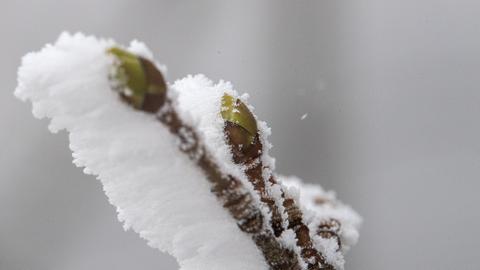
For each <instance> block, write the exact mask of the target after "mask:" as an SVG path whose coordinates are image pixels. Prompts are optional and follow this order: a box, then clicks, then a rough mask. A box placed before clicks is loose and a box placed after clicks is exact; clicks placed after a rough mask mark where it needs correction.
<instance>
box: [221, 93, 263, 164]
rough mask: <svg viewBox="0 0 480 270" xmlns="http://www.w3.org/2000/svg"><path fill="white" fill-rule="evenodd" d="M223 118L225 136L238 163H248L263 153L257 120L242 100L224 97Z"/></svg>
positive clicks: (229, 96)
mask: <svg viewBox="0 0 480 270" xmlns="http://www.w3.org/2000/svg"><path fill="white" fill-rule="evenodd" d="M221 115H222V118H223V119H224V120H225V134H226V136H227V140H228V143H229V144H230V145H231V146H232V153H233V159H234V161H235V162H236V163H246V162H248V161H249V160H253V159H255V158H256V157H258V156H259V154H260V153H261V149H262V145H261V143H260V141H259V139H258V128H257V120H256V119H255V117H254V116H253V114H252V112H251V111H250V110H249V109H248V107H247V105H245V103H243V102H242V101H241V100H240V99H238V98H234V97H232V96H231V95H228V94H224V95H223V97H222V108H221Z"/></svg>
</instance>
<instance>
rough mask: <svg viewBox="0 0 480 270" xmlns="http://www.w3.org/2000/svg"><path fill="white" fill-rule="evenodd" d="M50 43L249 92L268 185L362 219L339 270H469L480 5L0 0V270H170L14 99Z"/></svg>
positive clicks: (479, 199)
mask: <svg viewBox="0 0 480 270" xmlns="http://www.w3.org/2000/svg"><path fill="white" fill-rule="evenodd" d="M62 30H69V31H72V32H75V31H83V32H85V33H88V34H95V35H98V36H104V37H113V38H115V39H116V40H117V41H119V42H123V43H126V42H128V41H129V40H131V39H133V38H138V39H140V40H143V41H145V42H146V43H147V44H148V45H149V46H150V48H151V49H152V50H153V51H154V53H155V54H156V56H157V58H158V59H159V60H160V61H161V62H162V63H165V64H167V65H168V68H169V74H168V77H169V80H170V81H172V80H174V79H176V78H180V77H183V76H185V75H187V74H189V73H199V72H201V73H204V74H206V75H207V76H209V77H210V78H212V79H214V80H218V79H221V78H224V79H227V80H231V81H232V82H233V83H234V84H235V86H236V88H237V89H238V90H240V91H245V92H249V93H250V94H251V97H252V98H251V102H252V103H253V104H254V105H255V106H256V111H257V114H258V115H259V116H260V117H261V118H262V119H265V120H267V121H268V122H269V123H270V125H271V127H272V129H273V136H272V137H271V141H272V142H273V144H274V146H275V147H274V151H273V154H274V155H275V156H276V157H277V168H278V171H279V172H281V173H283V174H295V175H298V176H300V177H302V178H305V179H308V180H309V181H312V182H318V183H321V184H322V185H323V186H325V187H326V188H329V189H335V190H336V191H337V193H338V195H339V196H340V198H341V199H342V200H343V201H345V202H347V203H349V204H351V205H353V206H354V208H355V209H356V210H358V211H359V212H360V213H361V214H362V216H363V217H364V219H365V223H364V226H363V228H362V230H361V237H360V242H359V244H358V245H357V246H356V247H355V248H354V249H353V250H352V251H351V252H350V253H349V254H348V255H347V269H355V270H356V269H364V270H367V269H368V270H372V269H379V270H381V269H480V262H479V261H478V260H479V259H478V253H479V252H480V245H479V242H480V235H479V232H478V228H480V211H479V205H480V196H479V195H478V194H479V191H478V189H479V188H480V179H479V178H480V123H479V116H480V114H479V113H480V88H479V83H480V74H479V73H480V2H478V1H473V0H472V1H468V0H450V1H444V0H424V1H418V0H403V1H382V0H356V1H341V0H337V1H326V0H318V1H245V0H242V1H235V2H234V1H133V0H132V1H127V0H120V1H113V0H109V1H97V0H95V1H94V0H84V1H75V2H72V1H51V0H48V1H5V0H2V1H1V8H0V34H1V35H0V36H1V40H2V42H1V45H0V56H1V58H0V59H1V61H0V74H1V75H0V77H1V80H0V84H1V91H0V123H1V128H0V140H1V142H2V146H1V147H0V269H1V270H30V269H32V270H47V269H48V270H64V269H72V270H77V269H78V270H81V269H82V270H83V269H102V270H103V269H120V270H123V269H144V270H150V269H152V270H153V269H165V270H170V269H172V270H174V269H177V265H176V263H175V260H174V259H173V258H171V257H170V256H168V255H163V254H160V253H159V252H158V251H156V250H153V249H151V248H149V247H148V246H147V245H146V244H145V242H144V241H143V240H141V239H140V238H139V237H137V236H136V235H135V234H134V233H132V232H126V233H125V232H123V230H122V227H121V225H120V223H118V222H117V221H116V217H115V216H116V215H115V210H114V208H113V207H112V206H110V205H109V204H108V202H107V200H106V197H105V195H104V194H103V192H102V189H101V186H100V183H99V182H98V181H97V180H95V179H94V177H91V176H85V175H83V173H82V172H81V169H79V168H76V167H74V165H72V163H71V154H70V151H69V150H68V141H67V138H66V135H65V133H60V134H58V135H51V134H49V132H48V131H47V128H46V121H38V120H35V119H34V118H33V117H32V115H31V113H30V105H27V104H24V103H21V102H19V101H18V100H16V99H15V98H14V97H13V95H12V93H13V90H14V88H15V86H16V69H17V67H18V65H19V63H20V57H21V56H22V55H23V54H25V53H27V52H29V51H32V50H38V49H39V48H40V47H41V46H43V44H45V43H47V42H53V41H54V40H55V39H56V37H57V35H58V34H59V33H60V31H62ZM305 113H308V117H307V118H306V119H304V120H300V118H301V116H302V115H303V114H305ZM226 269H228V267H226Z"/></svg>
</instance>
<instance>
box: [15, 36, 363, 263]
mask: <svg viewBox="0 0 480 270" xmlns="http://www.w3.org/2000/svg"><path fill="white" fill-rule="evenodd" d="M113 45H116V44H115V42H114V41H113V40H102V39H96V38H94V37H87V36H84V35H82V34H75V35H70V34H68V33H63V34H62V35H60V37H59V38H58V40H57V41H56V43H55V44H53V45H46V46H45V47H44V48H43V49H42V50H41V51H40V52H37V53H30V54H27V55H26V56H25V57H24V58H23V60H22V65H21V67H20V69H19V72H18V87H17V89H16V90H15V95H16V96H17V97H18V98H20V99H22V100H30V101H31V102H32V105H33V114H34V115H35V117H38V118H45V117H46V118H49V119H51V121H50V125H49V129H50V130H51V131H52V132H57V131H59V130H63V129H64V130H66V131H68V132H69V139H70V148H71V150H72V151H73V154H72V155H73V158H74V160H73V162H74V163H75V164H76V165H77V166H79V167H84V172H85V173H89V174H93V175H96V176H97V178H98V179H99V180H100V181H101V182H102V184H103V188H104V191H105V194H106V195H107V197H108V199H109V201H110V203H112V204H113V205H114V206H115V207H116V209H117V212H118V218H119V220H120V221H122V222H123V224H124V228H125V229H130V228H131V229H133V230H134V231H135V232H137V233H139V234H140V236H141V237H143V238H145V239H146V240H147V241H148V243H149V245H150V246H152V247H154V248H158V249H160V250H161V251H164V252H168V253H170V254H172V255H173V256H174V257H175V258H176V259H177V261H178V262H179V264H180V266H181V269H184V270H189V269H213V270H215V269H227V268H226V266H228V269H232V270H236V269H268V267H267V265H266V263H265V261H264V259H263V257H262V255H261V253H260V251H259V250H258V249H257V247H256V246H255V244H254V242H253V241H252V240H251V239H250V237H249V236H248V235H247V234H245V233H243V232H241V231H240V230H239V229H238V227H237V225H236V224H235V221H234V220H233V219H232V218H231V217H230V216H229V214H228V212H227V211H226V210H225V209H223V208H222V206H221V204H220V203H218V201H217V200H216V198H215V196H214V195H213V194H212V193H211V192H210V185H209V182H208V181H207V179H205V176H204V175H203V174H202V172H201V171H200V170H199V169H198V168H197V167H196V166H195V165H194V164H193V162H192V161H190V160H189V159H188V157H187V156H186V155H184V154H182V153H180V151H179V150H178V149H177V148H178V144H177V143H178V142H177V140H176V138H175V137H174V136H172V135H171V134H170V133H169V132H168V131H167V129H166V128H164V127H163V126H162V125H161V124H160V123H159V122H158V121H157V120H156V119H155V116H154V115H151V114H146V113H143V112H140V111H135V110H133V109H131V108H130V107H129V106H126V105H125V104H123V103H122V102H121V101H120V100H119V98H118V94H117V93H115V92H114V91H112V90H111V89H110V82H109V80H108V75H109V74H111V68H112V64H113V59H112V58H110V57H109V56H107V54H106V53H105V50H106V49H107V48H108V47H111V46H113ZM116 46H118V45H116ZM128 49H129V50H130V51H131V52H134V53H136V54H139V55H142V56H143V57H145V58H148V59H150V60H152V61H153V62H154V59H153V54H152V53H151V52H150V50H148V48H147V47H146V46H145V44H143V43H141V42H139V41H132V42H131V44H130V47H129V48H128ZM156 64H157V63H156ZM157 66H158V68H159V69H160V70H162V71H163V72H166V68H165V67H164V66H161V65H159V64H157ZM169 88H170V89H169V91H168V94H169V95H170V98H171V100H172V101H173V102H174V103H173V106H175V109H176V111H177V112H179V114H180V115H181V117H182V119H183V120H184V121H186V122H187V123H188V124H189V125H191V126H193V127H195V129H196V130H197V131H199V134H198V135H199V136H200V137H201V140H202V141H203V142H205V147H206V150H207V151H208V152H209V153H210V154H211V155H212V157H211V158H212V159H214V160H216V161H218V162H217V164H219V165H220V169H221V170H222V171H223V172H225V173H228V174H231V175H233V176H235V177H236V178H238V179H240V181H242V182H243V183H244V186H245V187H247V188H248V189H250V190H251V193H252V195H253V197H254V199H256V200H257V201H258V202H259V196H258V195H256V192H254V191H253V186H252V185H251V184H250V183H249V181H248V178H247V177H246V175H245V173H244V170H245V168H242V166H239V165H237V164H235V163H234V162H233V160H232V157H231V153H230V148H229V146H228V145H227V143H226V141H225V137H224V136H225V135H224V132H223V127H224V122H223V119H222V118H221V115H220V107H221V98H222V96H223V94H224V93H228V94H230V95H232V96H234V97H238V98H240V99H241V100H242V101H243V102H244V103H245V104H247V106H249V108H250V110H251V111H252V112H253V111H254V108H253V107H252V106H250V105H248V102H247V100H248V95H247V94H243V95H239V94H238V93H237V92H236V91H235V90H234V89H233V86H232V84H231V83H229V82H225V81H220V82H219V83H217V84H215V83H214V82H212V81H211V80H209V79H208V78H207V77H205V76H204V75H195V76H187V77H186V78H184V79H181V80H177V81H176V82H175V83H174V84H173V85H170V86H169ZM255 117H256V116H255ZM257 126H258V128H259V132H260V140H261V142H262V144H263V146H264V151H263V153H262V156H261V160H262V162H263V165H264V166H267V167H268V168H269V169H266V170H265V172H264V174H265V175H264V178H265V179H268V178H269V177H270V174H272V173H273V171H274V169H275V159H274V158H272V157H271V156H270V155H269V154H268V152H269V149H270V148H271V147H272V146H271V144H270V143H269V142H268V136H269V135H270V133H271V131H270V128H269V127H268V125H267V124H266V123H265V122H263V121H259V120H258V119H257ZM180 147H181V146H180ZM279 180H280V181H279V182H283V183H284V186H281V185H273V186H267V189H268V190H267V191H268V192H269V194H270V195H272V196H273V197H274V198H277V199H278V201H280V197H281V194H282V189H283V190H284V191H286V192H285V193H286V196H288V197H293V198H295V199H296V201H297V202H299V204H300V205H301V209H302V210H303V212H304V217H303V218H304V223H305V224H307V225H308V226H309V227H310V231H311V232H315V231H316V229H317V228H318V226H319V224H320V222H322V221H325V220H328V219H331V218H334V219H336V220H338V221H339V222H340V223H341V231H340V237H341V241H342V247H341V249H339V247H338V244H337V242H336V240H335V239H324V238H321V237H319V236H316V235H315V234H311V236H312V239H313V241H314V244H315V245H316V247H317V248H318V249H319V250H320V251H321V252H322V254H324V256H325V258H326V260H327V262H329V263H331V264H332V265H334V266H335V267H336V268H337V269H343V265H344V258H343V254H344V252H345V251H347V250H348V249H349V248H350V247H351V246H352V245H354V244H355V243H356V242H357V240H358V228H359V226H360V223H361V218H360V217H359V216H358V214H356V213H355V212H354V211H353V210H352V209H351V208H350V207H348V206H346V205H343V204H342V203H340V202H339V201H337V200H336V198H335V194H334V193H332V192H326V191H324V190H323V189H322V188H321V187H319V186H316V185H310V184H304V183H302V181H301V180H300V179H298V178H295V177H279ZM319 197H320V198H322V199H323V200H324V201H325V203H323V204H316V203H315V200H316V199H317V198H319ZM259 205H261V204H260V203H259ZM277 206H278V207H279V209H280V210H281V212H283V206H282V205H281V204H277ZM261 210H262V211H263V213H264V216H265V217H268V216H270V215H269V214H268V211H269V210H268V209H267V208H266V207H263V208H261ZM284 220H286V217H285V218H284ZM268 223H269V222H268V220H267V222H264V224H265V226H267V224H268ZM284 225H285V226H284V227H287V224H284ZM265 229H268V228H265ZM280 240H281V241H282V243H283V244H284V245H285V246H287V247H289V248H292V249H294V250H296V251H297V252H298V253H299V250H298V247H297V246H296V244H295V243H296V239H295V233H294V232H293V231H292V230H289V229H287V230H285V231H284V233H283V234H282V236H281V239H280Z"/></svg>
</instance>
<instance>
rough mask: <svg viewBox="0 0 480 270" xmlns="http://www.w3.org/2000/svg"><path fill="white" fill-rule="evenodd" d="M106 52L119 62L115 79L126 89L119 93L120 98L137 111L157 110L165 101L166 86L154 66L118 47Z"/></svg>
mask: <svg viewBox="0 0 480 270" xmlns="http://www.w3.org/2000/svg"><path fill="white" fill-rule="evenodd" d="M107 52H108V53H110V54H112V55H114V56H115V57H116V58H117V59H118V60H119V62H120V63H119V66H118V69H117V70H116V73H115V77H116V79H117V80H118V81H119V83H121V84H124V85H125V86H126V87H127V91H124V92H122V93H121V94H122V97H123V98H124V99H125V100H127V101H128V102H129V103H130V104H131V105H133V106H134V107H135V108H137V109H142V110H144V111H149V112H155V111H156V110H158V109H159V108H160V106H161V105H162V104H163V102H164V100H165V92H166V90H167V85H166V83H165V80H164V78H163V75H162V73H161V72H160V71H159V70H158V69H157V68H156V67H155V65H154V64H153V63H152V62H151V61H149V60H147V59H145V58H142V57H140V56H137V55H135V54H132V53H130V52H128V51H126V50H123V49H120V48H118V47H112V48H110V49H108V51H107Z"/></svg>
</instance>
